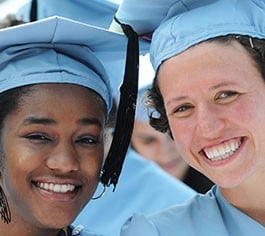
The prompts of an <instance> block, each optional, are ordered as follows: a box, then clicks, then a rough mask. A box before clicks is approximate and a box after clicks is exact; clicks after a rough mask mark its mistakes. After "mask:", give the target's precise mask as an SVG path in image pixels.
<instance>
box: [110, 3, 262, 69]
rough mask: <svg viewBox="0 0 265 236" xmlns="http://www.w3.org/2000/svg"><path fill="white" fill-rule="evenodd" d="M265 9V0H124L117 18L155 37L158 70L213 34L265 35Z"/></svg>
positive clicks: (153, 48)
mask: <svg viewBox="0 0 265 236" xmlns="http://www.w3.org/2000/svg"><path fill="white" fill-rule="evenodd" d="M264 12H265V1H260V0H123V2H122V3H121V5H120V7H119V9H118V11H117V14H116V18H117V19H118V20H119V21H120V22H123V23H126V24H129V25H131V26H132V27H133V28H134V30H135V31H136V32H137V33H138V34H139V35H146V36H147V37H150V39H151V38H152V43H151V48H150V55H151V61H152V64H153V67H154V69H155V71H156V70H157V69H158V67H159V65H160V64H161V63H162V62H163V61H164V60H166V59H168V58H170V57H172V56H174V55H177V54H179V53H181V52H183V51H184V50H186V49H187V48H189V47H191V46H193V45H195V44H197V43H199V42H202V41H204V40H207V39H210V38H214V37H217V36H223V35H228V34H239V35H248V36H251V37H256V38H265V21H264ZM117 27H119V26H118V25H117V24H115V23H113V25H112V28H114V29H115V28H117Z"/></svg>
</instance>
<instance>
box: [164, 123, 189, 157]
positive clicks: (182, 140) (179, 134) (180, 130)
mask: <svg viewBox="0 0 265 236" xmlns="http://www.w3.org/2000/svg"><path fill="white" fill-rule="evenodd" d="M168 121H169V126H170V130H171V133H172V135H173V138H174V142H175V143H176V146H177V150H178V151H179V154H180V156H182V157H183V158H184V159H186V156H187V153H190V148H191V146H192V140H193V138H192V134H193V131H192V127H191V125H188V124H187V125H186V124H184V123H181V122H178V123H176V122H174V120H173V119H170V118H169V119H168Z"/></svg>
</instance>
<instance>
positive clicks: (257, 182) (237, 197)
mask: <svg viewBox="0 0 265 236" xmlns="http://www.w3.org/2000/svg"><path fill="white" fill-rule="evenodd" d="M264 180H265V172H264V173H262V174H261V175H259V176H257V175H255V176H254V175H253V176H252V177H251V178H249V179H248V181H246V182H245V183H244V184H242V185H240V186H237V187H235V188H230V189H224V188H221V192H222V194H223V196H224V197H225V199H226V200H227V201H228V202H230V203H231V204H232V205H233V206H235V207H236V208H238V209H239V210H241V211H242V212H244V213H245V214H247V215H248V216H250V217H251V218H253V219H254V220H256V221H257V222H259V223H260V224H262V225H263V226H265V188H264V187H263V185H264Z"/></svg>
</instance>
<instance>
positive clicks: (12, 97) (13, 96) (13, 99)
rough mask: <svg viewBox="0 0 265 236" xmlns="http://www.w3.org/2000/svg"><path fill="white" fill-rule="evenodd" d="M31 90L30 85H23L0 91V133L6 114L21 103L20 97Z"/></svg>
mask: <svg viewBox="0 0 265 236" xmlns="http://www.w3.org/2000/svg"><path fill="white" fill-rule="evenodd" d="M32 90H33V89H32V86H23V87H18V88H14V89H10V90H7V91H5V92H3V93H0V107H1V109H0V133H1V130H2V128H3V122H4V119H5V118H6V116H7V115H8V114H9V113H11V112H12V111H14V110H15V109H17V108H18V106H19V104H20V103H21V97H22V96H23V95H25V94H28V93H29V92H30V91H32Z"/></svg>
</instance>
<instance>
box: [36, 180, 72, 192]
mask: <svg viewBox="0 0 265 236" xmlns="http://www.w3.org/2000/svg"><path fill="white" fill-rule="evenodd" d="M36 186H37V187H39V188H41V189H44V190H47V191H51V192H55V193H66V192H73V191H74V190H75V188H76V186H75V185H73V184H53V183H43V182H37V183H36Z"/></svg>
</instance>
